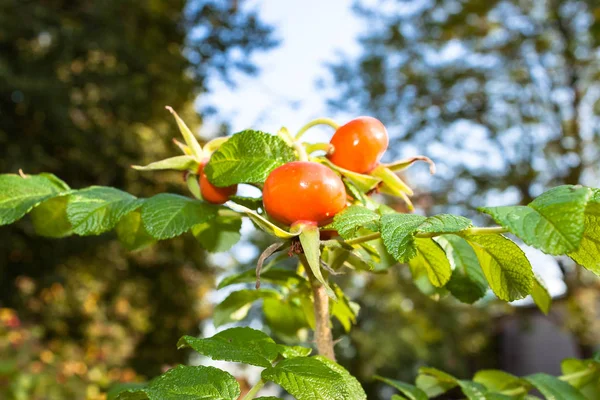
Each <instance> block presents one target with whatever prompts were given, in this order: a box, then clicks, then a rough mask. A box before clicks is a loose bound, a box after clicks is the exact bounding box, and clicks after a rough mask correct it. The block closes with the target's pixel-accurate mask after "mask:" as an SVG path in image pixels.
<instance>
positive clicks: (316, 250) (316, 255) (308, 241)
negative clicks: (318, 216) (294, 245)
mask: <svg viewBox="0 0 600 400" xmlns="http://www.w3.org/2000/svg"><path fill="white" fill-rule="evenodd" d="M299 238H300V243H301V244H302V250H303V251H304V255H305V256H306V261H307V262H308V268H310V271H311V272H312V273H313V275H314V276H315V278H317V280H318V281H319V283H321V285H323V287H324V288H325V291H326V292H327V295H328V296H329V297H331V298H332V299H334V300H335V299H336V297H335V293H334V291H333V290H332V289H331V287H330V286H329V284H328V283H327V281H326V280H325V278H324V277H323V274H322V273H321V241H320V234H319V228H317V227H316V226H312V225H305V226H303V227H302V228H301V232H300V236H299Z"/></svg>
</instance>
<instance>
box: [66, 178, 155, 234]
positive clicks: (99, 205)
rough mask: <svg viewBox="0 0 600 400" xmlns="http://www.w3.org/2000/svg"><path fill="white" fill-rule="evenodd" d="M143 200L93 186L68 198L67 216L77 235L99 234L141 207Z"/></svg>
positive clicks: (121, 192)
mask: <svg viewBox="0 0 600 400" xmlns="http://www.w3.org/2000/svg"><path fill="white" fill-rule="evenodd" d="M142 203H143V200H141V199H137V198H136V197H135V196H132V195H130V194H129V193H126V192H123V191H121V190H118V189H115V188H112V187H104V186H92V187H89V188H86V189H82V190H79V191H76V192H75V193H73V194H71V195H70V196H69V204H68V205H67V216H68V218H69V222H71V225H72V226H73V232H75V233H76V234H78V235H99V234H101V233H103V232H106V231H109V230H111V229H113V228H114V227H115V225H116V224H117V223H118V222H119V220H120V219H121V218H123V217H124V216H125V215H127V214H129V213H130V212H132V211H134V210H136V209H137V208H139V207H140V206H141V205H142Z"/></svg>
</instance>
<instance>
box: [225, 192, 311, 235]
mask: <svg viewBox="0 0 600 400" xmlns="http://www.w3.org/2000/svg"><path fill="white" fill-rule="evenodd" d="M225 205H226V206H227V207H229V208H231V209H232V210H233V211H236V212H239V213H243V214H245V215H246V216H247V217H248V218H250V219H251V220H252V222H254V223H255V224H256V225H257V226H258V227H259V228H260V229H262V230H263V231H264V232H266V233H268V234H269V235H271V236H275V237H276V238H280V239H291V238H293V237H296V236H298V235H300V231H298V232H288V231H286V230H284V229H281V228H280V227H278V226H277V225H275V224H274V223H272V222H271V221H269V220H268V219H266V218H265V217H263V216H262V215H259V214H257V213H256V212H255V211H253V210H251V209H249V208H247V207H244V206H242V205H241V204H236V203H234V202H232V201H228V202H227V203H225Z"/></svg>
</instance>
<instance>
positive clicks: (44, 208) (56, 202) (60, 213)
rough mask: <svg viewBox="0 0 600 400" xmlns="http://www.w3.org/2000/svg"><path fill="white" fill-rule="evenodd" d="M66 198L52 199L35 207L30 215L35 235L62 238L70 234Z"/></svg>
mask: <svg viewBox="0 0 600 400" xmlns="http://www.w3.org/2000/svg"><path fill="white" fill-rule="evenodd" d="M68 202H69V198H68V196H65V195H60V196H56V197H52V198H50V199H48V200H46V201H44V202H43V203H42V204H40V205H38V206H36V207H35V208H34V209H33V210H31V213H30V214H29V215H30V216H31V221H32V222H33V227H34V228H35V233H37V234H38V235H40V236H45V237H50V238H62V237H65V236H68V235H70V234H71V233H72V227H71V223H70V222H69V219H68V217H67V204H68Z"/></svg>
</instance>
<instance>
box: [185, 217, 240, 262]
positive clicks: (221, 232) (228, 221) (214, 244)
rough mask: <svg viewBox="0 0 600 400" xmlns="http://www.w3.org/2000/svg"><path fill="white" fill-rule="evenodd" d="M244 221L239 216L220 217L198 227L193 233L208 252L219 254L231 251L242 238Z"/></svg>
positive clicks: (193, 229)
mask: <svg viewBox="0 0 600 400" xmlns="http://www.w3.org/2000/svg"><path fill="white" fill-rule="evenodd" d="M240 229H242V219H241V218H240V217H237V216H218V217H217V218H215V219H213V220H211V221H209V222H204V223H203V224H199V225H196V226H194V227H193V228H192V233H193V234H194V236H195V237H196V239H198V241H199V242H200V244H201V245H202V247H203V248H205V249H206V250H208V251H210V252H212V253H219V252H223V251H227V250H229V249H230V248H231V247H232V246H233V245H234V244H236V243H237V242H238V241H239V240H240V238H241V234H240Z"/></svg>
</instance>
